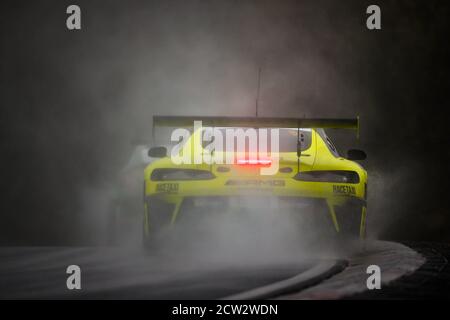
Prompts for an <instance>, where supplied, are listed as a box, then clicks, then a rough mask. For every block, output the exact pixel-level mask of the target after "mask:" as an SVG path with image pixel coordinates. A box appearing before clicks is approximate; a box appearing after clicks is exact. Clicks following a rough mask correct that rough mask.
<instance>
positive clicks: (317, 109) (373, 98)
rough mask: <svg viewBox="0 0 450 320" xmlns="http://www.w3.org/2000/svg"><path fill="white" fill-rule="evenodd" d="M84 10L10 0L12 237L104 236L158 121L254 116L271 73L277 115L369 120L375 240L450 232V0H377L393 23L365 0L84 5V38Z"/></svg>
mask: <svg viewBox="0 0 450 320" xmlns="http://www.w3.org/2000/svg"><path fill="white" fill-rule="evenodd" d="M73 3H74V2H72V1H71V2H68V1H7V2H3V3H2V10H1V13H0V15H1V21H0V23H1V24H0V30H1V31H0V32H1V51H0V52H1V53H0V54H1V56H0V57H1V59H0V61H1V80H0V81H1V83H0V88H1V89H0V90H1V95H0V99H1V100H0V101H1V111H0V112H1V114H0V119H1V120H0V121H1V126H0V130H1V149H0V150H1V170H2V174H1V183H0V185H1V190H0V192H1V199H2V200H1V202H0V218H1V219H0V243H1V244H3V245H12V244H13V245H44V244H46V245H48V244H53V245H54V244H57V245H66V244H88V243H94V242H95V236H92V235H91V234H90V231H89V230H90V229H89V227H86V216H91V215H95V214H96V213H97V211H98V210H101V209H99V205H98V204H97V202H96V201H97V197H96V194H97V193H99V192H100V193H101V191H99V190H102V189H103V188H107V186H109V185H110V184H111V183H112V182H113V181H114V178H115V176H116V174H117V171H118V170H119V169H120V168H121V166H123V164H124V161H125V160H126V158H127V157H128V155H129V153H130V150H131V148H132V146H131V145H130V143H129V141H130V140H131V139H133V137H135V136H136V135H140V136H142V137H147V136H148V134H149V132H150V130H149V129H148V128H150V125H151V116H152V115H153V114H174V115H175V114H180V115H190V114H205V115H252V114H253V107H254V98H255V91H256V90H255V88H256V75H257V70H258V67H262V70H263V77H262V87H261V110H260V114H262V115H265V116H279V115H282V116H303V115H307V116H310V117H314V116H317V117H321V116H325V117H348V116H355V115H360V117H361V121H362V128H361V138H360V140H359V141H356V140H355V139H353V140H352V138H348V137H343V138H342V139H339V136H340V134H339V133H337V137H338V138H337V141H336V142H337V144H338V146H340V147H341V148H344V149H345V148H346V147H348V145H350V144H351V145H353V146H356V147H359V148H362V149H364V150H366V152H367V153H368V155H369V158H368V160H367V161H366V162H365V163H364V165H365V167H366V168H367V169H368V171H369V179H370V180H369V190H370V191H369V194H370V197H369V215H370V216H369V221H368V222H369V226H368V227H369V234H370V235H371V236H372V237H380V238H389V239H410V240H438V241H448V240H450V216H449V214H450V212H449V201H448V195H447V186H448V182H447V179H448V178H449V165H448V162H449V144H448V137H447V131H448V121H449V120H448V117H447V112H446V111H447V108H448V106H447V105H448V102H447V101H448V93H449V89H450V86H449V84H450V83H449V76H448V72H449V68H448V67H449V62H448V61H449V41H448V38H449V28H448V24H449V22H448V21H449V17H450V10H449V5H448V4H447V2H444V1H425V0H423V1H406V0H405V1H377V3H376V4H378V5H379V6H380V7H381V11H382V30H378V31H369V30H367V28H366V26H365V20H366V17H367V14H366V13H365V11H366V8H367V6H368V5H369V4H372V3H371V2H365V1H345V2H343V1H334V2H332V1H191V0H189V1H172V0H167V1H135V0H134V1H126V2H125V1H95V2H92V1H76V4H78V5H79V6H80V7H81V10H82V30H79V31H69V30H67V28H66V25H65V21H66V18H67V14H66V8H67V6H68V5H70V4H73ZM99 198H100V196H99ZM86 199H88V200H86ZM86 228H87V229H88V231H89V232H88V231H86ZM91 231H92V230H91Z"/></svg>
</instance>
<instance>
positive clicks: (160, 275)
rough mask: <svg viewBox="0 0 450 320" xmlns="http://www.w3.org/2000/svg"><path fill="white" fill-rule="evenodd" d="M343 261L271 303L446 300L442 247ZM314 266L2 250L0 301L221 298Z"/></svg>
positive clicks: (391, 250)
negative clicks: (377, 282) (76, 272)
mask: <svg viewBox="0 0 450 320" xmlns="http://www.w3.org/2000/svg"><path fill="white" fill-rule="evenodd" d="M341 258H343V257H341ZM345 259H346V261H347V266H346V267H345V268H344V269H343V270H341V271H339V272H336V273H335V274H333V275H330V274H328V275H327V276H326V277H324V278H323V279H322V280H321V281H319V282H317V283H313V284H310V285H309V286H308V287H305V288H302V289H301V290H300V291H298V292H292V293H290V294H288V295H286V294H285V295H281V296H278V298H279V299H442V298H447V299H448V298H450V294H449V293H450V263H449V261H450V245H448V244H443V243H409V242H405V243H394V242H384V241H374V242H367V243H366V245H365V247H364V248H363V249H362V250H359V251H352V252H350V253H349V255H348V256H347V257H345ZM321 262H323V260H320V259H317V258H311V259H306V258H302V259H290V260H288V261H277V262H274V261H266V262H265V263H262V262H261V261H259V262H258V263H242V264H236V263H234V264H227V263H224V261H223V260H222V261H220V260H219V261H209V260H201V259H194V261H193V260H188V259H187V256H183V255H181V256H176V257H174V256H161V255H151V254H148V253H147V252H145V251H142V250H136V249H133V250H131V249H129V248H110V247H104V248H67V247H36V248H23V247H10V248H1V249H0V298H1V299H11V298H18V299H28V298H34V299H48V298H57V299H221V298H224V297H228V296H236V295H238V296H239V294H240V293H242V292H246V291H249V290H254V289H255V288H261V287H264V286H270V285H271V284H274V283H280V282H283V281H285V280H286V279H291V278H293V277H294V278H295V277H298V276H299V275H300V276H301V275H302V274H309V272H310V271H311V270H312V269H314V268H317V265H318V264H320V263H321ZM71 264H76V265H79V266H80V267H81V270H82V289H81V290H72V291H70V290H68V289H67V287H66V279H67V277H68V275H67V274H66V268H67V266H68V265H71ZM371 264H377V265H379V266H380V268H381V270H382V289H381V290H371V291H369V290H367V288H366V283H365V281H366V279H367V277H368V275H367V274H366V272H365V270H366V268H367V266H368V265H371ZM274 298H276V297H274Z"/></svg>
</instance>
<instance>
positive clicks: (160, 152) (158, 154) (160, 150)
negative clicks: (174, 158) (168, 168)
mask: <svg viewBox="0 0 450 320" xmlns="http://www.w3.org/2000/svg"><path fill="white" fill-rule="evenodd" d="M148 156H149V157H151V158H164V157H167V148H166V147H153V148H150V149H149V150H148Z"/></svg>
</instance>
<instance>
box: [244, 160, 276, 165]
mask: <svg viewBox="0 0 450 320" xmlns="http://www.w3.org/2000/svg"><path fill="white" fill-rule="evenodd" d="M236 163H237V164H239V165H254V166H270V165H271V164H272V160H270V159H238V160H237V161H236Z"/></svg>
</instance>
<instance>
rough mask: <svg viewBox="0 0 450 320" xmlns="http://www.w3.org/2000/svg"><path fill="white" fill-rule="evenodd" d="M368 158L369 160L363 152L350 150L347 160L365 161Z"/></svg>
mask: <svg viewBox="0 0 450 320" xmlns="http://www.w3.org/2000/svg"><path fill="white" fill-rule="evenodd" d="M366 158H367V155H366V153H365V152H364V151H362V150H358V149H350V150H348V151H347V159H348V160H364V159H366Z"/></svg>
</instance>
